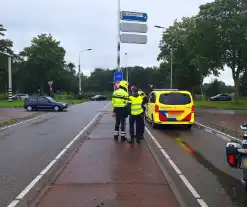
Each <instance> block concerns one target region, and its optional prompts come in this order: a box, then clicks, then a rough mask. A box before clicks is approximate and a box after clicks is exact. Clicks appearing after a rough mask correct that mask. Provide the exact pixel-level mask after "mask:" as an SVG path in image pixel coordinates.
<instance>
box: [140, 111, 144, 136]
mask: <svg viewBox="0 0 247 207" xmlns="http://www.w3.org/2000/svg"><path fill="white" fill-rule="evenodd" d="M140 128H141V136H143V134H144V131H145V123H144V115H142V117H141V120H140Z"/></svg>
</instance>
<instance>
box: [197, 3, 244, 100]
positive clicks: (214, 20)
mask: <svg viewBox="0 0 247 207" xmlns="http://www.w3.org/2000/svg"><path fill="white" fill-rule="evenodd" d="M246 5H247V4H246V1H243V0H216V1H215V2H212V3H207V4H204V5H202V6H200V12H199V14H198V16H197V30H198V37H200V38H197V45H198V47H197V52H198V53H199V54H200V55H201V56H202V57H203V58H205V59H206V60H209V62H210V66H211V67H212V68H216V69H222V68H223V66H224V65H227V66H228V67H229V68H230V69H231V71H232V77H233V80H234V86H235V97H236V100H237V99H238V97H239V79H240V75H241V73H242V72H244V71H245V70H246V68H247V67H246V66H247V64H246V63H247V56H246V53H247V39H246V37H247V34H246V31H247V25H246V21H247V13H246V9H247V7H246Z"/></svg>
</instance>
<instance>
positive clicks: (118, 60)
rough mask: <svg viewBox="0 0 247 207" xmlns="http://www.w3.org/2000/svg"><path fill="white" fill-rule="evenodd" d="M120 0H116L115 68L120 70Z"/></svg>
mask: <svg viewBox="0 0 247 207" xmlns="http://www.w3.org/2000/svg"><path fill="white" fill-rule="evenodd" d="M120 12H121V11H120V0H118V9H117V30H118V31H117V70H118V71H119V72H120V52H121V48H120V47H121V43H120Z"/></svg>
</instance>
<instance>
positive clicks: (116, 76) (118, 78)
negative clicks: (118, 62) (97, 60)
mask: <svg viewBox="0 0 247 207" xmlns="http://www.w3.org/2000/svg"><path fill="white" fill-rule="evenodd" d="M122 80H123V72H114V82H120V81H122Z"/></svg>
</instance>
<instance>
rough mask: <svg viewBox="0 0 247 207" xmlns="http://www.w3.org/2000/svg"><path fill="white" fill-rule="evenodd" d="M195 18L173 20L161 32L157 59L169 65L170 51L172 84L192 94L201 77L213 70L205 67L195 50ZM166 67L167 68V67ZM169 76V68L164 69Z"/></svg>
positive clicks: (200, 81) (201, 80)
mask: <svg viewBox="0 0 247 207" xmlns="http://www.w3.org/2000/svg"><path fill="white" fill-rule="evenodd" d="M196 33H197V30H196V19H195V17H192V18H183V19H182V21H177V20H176V21H175V22H174V24H173V25H172V26H170V27H169V28H168V29H166V30H165V31H164V33H163V36H162V40H161V42H160V45H159V48H160V54H159V56H158V58H157V59H158V60H161V61H162V62H163V64H168V65H169V66H170V65H171V52H172V55H173V80H174V84H173V85H174V86H175V87H177V88H180V89H186V90H190V91H191V92H192V93H193V94H194V93H195V91H196V90H197V88H198V86H200V84H201V83H202V82H203V78H204V77H206V76H207V75H209V74H210V73H211V72H212V71H213V70H210V68H208V67H207V65H206V64H205V62H204V61H202V58H201V57H200V56H199V55H198V53H195V51H196V49H197V48H196V38H198V37H197V36H196ZM167 69H168V68H167ZM166 74H167V75H168V76H170V69H169V70H167V71H166Z"/></svg>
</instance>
